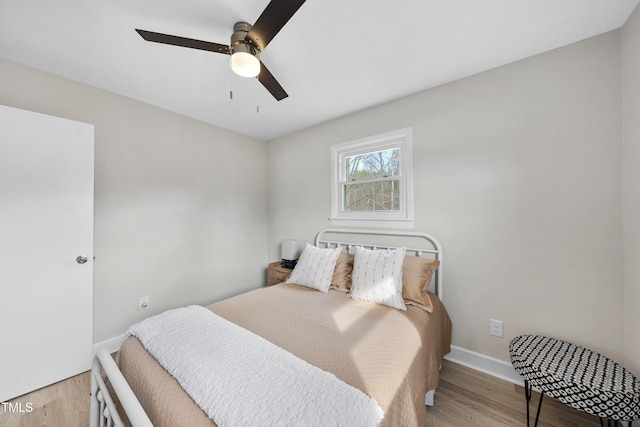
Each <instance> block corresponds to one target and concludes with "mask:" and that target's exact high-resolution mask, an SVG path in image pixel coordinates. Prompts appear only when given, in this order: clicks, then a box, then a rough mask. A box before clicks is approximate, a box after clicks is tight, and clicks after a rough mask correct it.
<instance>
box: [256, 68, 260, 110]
mask: <svg viewBox="0 0 640 427" xmlns="http://www.w3.org/2000/svg"><path fill="white" fill-rule="evenodd" d="M259 83H260V82H259V81H258V76H256V114H259V113H260V100H259V99H258V95H259V94H260V85H259Z"/></svg>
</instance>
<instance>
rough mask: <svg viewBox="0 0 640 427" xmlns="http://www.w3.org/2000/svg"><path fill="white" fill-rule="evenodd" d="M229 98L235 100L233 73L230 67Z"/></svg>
mask: <svg viewBox="0 0 640 427" xmlns="http://www.w3.org/2000/svg"><path fill="white" fill-rule="evenodd" d="M229 99H231V100H233V73H232V72H231V68H229Z"/></svg>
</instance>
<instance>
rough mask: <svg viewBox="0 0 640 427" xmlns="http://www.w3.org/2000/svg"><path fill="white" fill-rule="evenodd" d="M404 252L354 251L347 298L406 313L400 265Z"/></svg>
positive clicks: (360, 249)
mask: <svg viewBox="0 0 640 427" xmlns="http://www.w3.org/2000/svg"><path fill="white" fill-rule="evenodd" d="M405 252H406V248H398V249H395V250H375V251H372V250H368V249H364V248H362V247H359V246H358V247H356V253H355V257H354V260H353V273H352V276H351V280H352V283H351V291H350V292H349V296H350V297H351V298H354V299H358V300H362V301H371V302H375V303H378V304H382V305H386V306H389V307H393V308H397V309H400V310H406V309H407V307H406V306H405V305H404V300H403V298H402V265H403V263H404V255H405Z"/></svg>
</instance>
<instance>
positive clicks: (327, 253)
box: [287, 243, 342, 292]
mask: <svg viewBox="0 0 640 427" xmlns="http://www.w3.org/2000/svg"><path fill="white" fill-rule="evenodd" d="M341 251H342V248H341V247H340V248H335V249H321V248H317V247H315V246H312V245H310V244H309V243H307V244H306V246H305V247H304V250H303V251H302V254H300V259H298V263H297V264H296V266H295V268H294V269H293V272H292V273H291V276H289V278H288V279H287V283H294V284H296V285H302V286H306V287H308V288H312V289H317V290H319V291H321V292H328V291H329V286H331V278H332V277H333V270H335V268H336V261H337V260H338V256H339V255H340V252H341Z"/></svg>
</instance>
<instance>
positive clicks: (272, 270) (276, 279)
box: [267, 261, 293, 286]
mask: <svg viewBox="0 0 640 427" xmlns="http://www.w3.org/2000/svg"><path fill="white" fill-rule="evenodd" d="M292 271H293V270H292V269H290V268H284V267H283V266H282V262H281V261H276V262H272V263H270V264H269V269H268V272H267V286H272V285H277V284H278V283H282V282H284V281H285V280H287V277H289V275H290V274H291V272H292Z"/></svg>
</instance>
